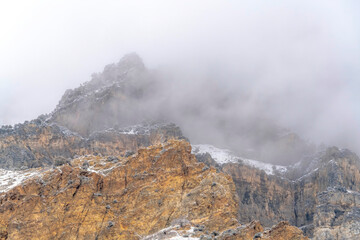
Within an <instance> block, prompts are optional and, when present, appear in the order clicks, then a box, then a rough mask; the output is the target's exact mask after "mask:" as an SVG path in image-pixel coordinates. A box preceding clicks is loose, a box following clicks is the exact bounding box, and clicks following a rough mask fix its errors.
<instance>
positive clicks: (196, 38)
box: [0, 0, 360, 137]
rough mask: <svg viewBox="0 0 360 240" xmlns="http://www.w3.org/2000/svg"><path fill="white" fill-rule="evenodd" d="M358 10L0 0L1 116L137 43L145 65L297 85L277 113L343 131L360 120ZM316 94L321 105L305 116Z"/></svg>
mask: <svg viewBox="0 0 360 240" xmlns="http://www.w3.org/2000/svg"><path fill="white" fill-rule="evenodd" d="M290 2H291V3H290ZM359 13H360V2H359V1H356V0H354V1H331V0H326V1H325V0H324V1H304V0H301V1H300V0H299V1H275V0H274V1H256V0H251V1H238V0H236V1H235V0H234V1H230V0H229V1H223V0H222V1H211V0H204V1H184V0H182V1H169V0H164V1H149V0H145V1H136V0H135V1H134V0H131V1H115V0H101V1H100V0H99V1H96V0H77V1H76V0H72V1H67V0H61V1H55V0H52V1H40V0H23V1H16V0H11V1H6V0H1V1H0V66H1V67H0V125H1V124H14V123H17V122H23V121H24V120H30V119H33V118H35V117H37V116H38V115H40V114H41V113H49V112H50V111H51V110H52V109H53V108H54V107H55V106H56V104H57V102H58V100H59V99H60V97H61V96H62V94H63V92H64V91H65V90H66V89H67V88H74V87H76V86H78V85H79V84H80V83H82V82H84V81H87V80H89V79H90V75H91V73H93V72H99V71H102V69H103V67H104V65H106V64H108V63H112V62H117V61H118V60H119V59H120V58H121V57H122V56H123V55H124V54H126V53H128V52H133V51H136V52H137V53H138V54H139V55H140V56H141V57H142V58H143V59H144V61H145V63H146V64H147V65H148V66H149V67H152V68H156V67H161V66H164V65H166V66H172V67H173V66H176V65H184V66H187V67H189V66H192V67H193V68H205V69H206V68H208V67H209V68H212V67H214V66H216V67H217V68H218V69H219V71H220V70H223V71H224V72H226V73H227V76H228V77H229V79H231V80H229V81H225V80H224V83H223V84H224V85H226V84H231V86H238V87H239V88H241V87H242V84H244V81H239V82H238V83H237V82H236V81H237V80H236V78H240V76H241V78H242V79H246V83H245V84H247V85H251V89H252V91H254V92H256V93H257V94H263V95H269V96H271V94H283V93H284V92H287V93H286V94H288V95H289V96H290V95H291V94H292V92H291V91H294V92H295V91H297V92H304V96H305V97H304V99H294V98H293V99H292V100H291V101H293V102H296V103H297V106H299V109H298V111H294V112H292V114H290V115H288V116H283V117H282V118H281V119H280V120H281V121H284V122H285V123H286V124H287V125H289V126H290V127H294V128H295V129H300V130H304V129H305V128H308V127H309V124H310V122H311V124H313V125H315V126H317V125H318V126H317V129H318V132H319V133H321V132H324V133H325V132H328V131H329V128H331V127H336V126H339V125H346V124H347V123H351V124H348V126H346V130H347V131H351V128H353V126H356V124H357V123H359V121H360V117H359V116H360V110H359V109H360V107H359V101H360V98H359V96H358V95H359V94H358V92H359V90H360V79H359V76H360V69H359V68H360V67H359V66H360V14H359ZM312 88H316V89H312ZM269 89H271V91H268V90H269ZM309 91H310V93H308V92H309ZM332 93H334V95H332ZM295 95H296V94H295ZM296 96H302V95H301V94H298V95H296ZM306 96H310V97H309V98H307V99H306ZM300 98H301V97H300ZM280 99H281V101H283V100H284V98H280ZM314 99H315V101H317V100H319V101H317V102H318V103H319V104H318V105H317V108H314V109H315V110H316V111H317V110H318V109H319V108H320V107H321V108H322V111H323V112H324V114H322V115H321V118H323V119H316V120H315V119H314V121H313V122H312V119H311V116H312V115H311V114H309V111H310V110H308V106H310V105H312V103H313V101H314ZM279 101H280V100H279ZM291 101H290V102H291ZM300 102H303V104H299V103H300ZM326 103H327V104H326ZM274 104H275V105H276V104H280V103H277V102H274ZM289 104H290V103H289ZM314 109H312V110H311V111H315V110H314ZM281 110H283V108H281V109H280V108H274V112H275V113H276V111H279V113H278V114H279V115H281V114H283V113H282V112H281ZM304 116H305V117H304ZM327 119H332V120H331V121H327ZM344 119H346V121H345V120H344ZM306 121H307V122H308V124H303V125H301V124H299V122H306ZM324 122H325V123H327V122H329V124H328V125H327V124H324ZM359 125H360V124H359ZM357 129H358V128H357ZM334 134H337V133H334ZM333 137H336V135H335V136H333Z"/></svg>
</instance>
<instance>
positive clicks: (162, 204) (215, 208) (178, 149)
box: [0, 141, 238, 239]
mask: <svg viewBox="0 0 360 240" xmlns="http://www.w3.org/2000/svg"><path fill="white" fill-rule="evenodd" d="M98 158H99V157H98ZM89 162H90V163H91V164H89ZM79 163H80V164H81V163H82V167H81V168H80V167H78V166H76V165H77V164H79ZM73 165H74V166H73V167H71V166H69V165H66V166H63V167H60V168H57V169H54V170H49V171H47V172H45V173H44V174H43V175H42V176H41V177H39V178H37V179H32V180H29V181H28V182H26V183H25V184H23V185H22V186H17V187H16V188H14V189H12V190H10V191H8V192H6V193H3V194H2V195H0V236H1V237H2V238H5V239H6V238H8V239H34V238H37V239H140V238H141V237H143V236H146V235H149V234H152V233H155V232H157V231H159V230H161V229H163V228H165V227H168V226H170V225H171V224H172V223H174V222H176V221H179V220H181V219H187V220H188V221H190V222H191V223H192V224H198V225H202V226H204V230H208V231H222V230H225V229H227V228H230V227H232V226H235V225H236V224H237V220H236V217H237V208H238V199H237V197H236V194H235V185H234V183H233V181H232V179H231V177H230V176H228V175H225V174H224V173H217V172H216V170H215V169H213V168H205V167H204V164H203V163H198V162H197V161H196V159H195V157H194V156H193V155H192V154H191V147H190V145H189V143H187V142H185V141H169V142H168V143H166V144H165V145H156V146H152V147H149V148H146V149H141V150H139V151H138V153H137V154H136V155H134V156H131V157H128V158H120V157H119V161H118V162H117V163H104V162H101V160H100V159H97V157H94V158H92V159H91V158H90V159H88V160H86V159H78V160H75V161H74V162H73ZM87 165H89V167H88V166H87Z"/></svg>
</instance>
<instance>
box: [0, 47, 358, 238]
mask: <svg viewBox="0 0 360 240" xmlns="http://www.w3.org/2000/svg"><path fill="white" fill-rule="evenodd" d="M163 91H164V86H163V85H162V82H161V80H159V78H158V76H157V73H156V72H155V71H151V70H148V69H146V67H145V65H144V64H143V62H142V61H141V59H140V58H139V57H138V56H137V55H136V54H129V55H126V56H125V57H124V58H123V59H122V60H121V61H120V62H119V63H117V64H112V65H108V66H106V67H105V69H104V71H103V72H102V73H99V74H94V75H93V76H92V79H91V80H90V81H89V82H86V83H84V84H82V85H81V86H80V87H78V88H76V89H74V90H68V91H66V93H65V94H64V95H63V97H62V99H61V100H60V102H59V104H58V106H57V107H56V108H55V110H54V111H53V112H52V113H50V114H47V115H42V116H40V117H38V118H37V119H35V120H32V121H30V122H25V123H23V124H16V125H15V126H3V127H2V128H0V239H34V238H38V239H274V240H275V239H290V240H291V239H308V237H310V238H311V239H316V240H325V239H326V240H328V239H334V240H335V239H336V240H338V239H358V238H360V209H359V206H358V205H359V200H360V199H359V197H360V159H359V158H358V157H357V156H356V155H355V154H354V153H352V152H351V151H349V150H345V149H338V148H336V147H331V148H318V147H314V146H313V145H311V144H308V143H307V142H306V141H304V140H302V139H301V138H300V137H299V136H297V135H296V134H294V133H291V132H284V131H283V130H279V128H277V127H275V126H274V127H270V126H272V123H269V124H265V123H261V126H262V128H261V129H263V132H262V131H255V133H256V134H255V135H256V136H252V138H253V139H256V141H257V142H258V139H261V138H263V139H266V140H264V141H263V142H262V143H264V144H260V145H261V148H260V149H254V150H251V151H250V152H251V153H250V152H246V151H245V152H244V151H243V149H240V150H239V151H231V150H225V149H220V148H217V147H215V146H212V145H209V144H208V142H205V143H206V144H190V141H192V138H190V140H189V139H188V138H186V137H185V136H184V134H183V133H182V131H181V129H180V127H179V126H178V125H176V124H173V123H169V122H168V120H174V122H175V123H177V121H176V117H173V118H167V117H164V113H166V111H165V112H164V111H162V110H161V107H162V104H163V102H159V101H155V100H154V95H159V94H160V95H162V94H164V93H163ZM165 99H166V98H165ZM173 111H179V113H178V114H189V112H192V111H190V110H189V109H185V110H184V109H175V110H173ZM174 116H179V115H174ZM200 118H201V117H200ZM180 124H181V122H180ZM225 125H226V124H225ZM264 126H266V127H264ZM242 127H244V126H242ZM239 128H240V127H239ZM256 129H257V128H256ZM188 130H189V129H187V130H186V131H187V132H188ZM231 131H233V132H234V134H233V135H229V136H230V137H229V139H235V138H236V136H240V135H237V134H239V132H238V131H237V130H236V129H235V130H234V129H229V132H231ZM244 131H245V132H246V131H247V130H244ZM244 131H243V130H241V132H242V133H243V132H244ZM247 134H249V133H247ZM190 135H191V134H190ZM192 136H193V135H192ZM202 139H205V138H202ZM197 140H199V139H197ZM235 145H236V144H234V145H231V146H230V145H229V147H234V146H235ZM240 153H244V155H241V154H240ZM260 156H269V159H268V160H270V159H273V158H284V159H286V158H289V159H290V158H291V160H289V162H290V163H292V164H290V165H274V164H270V163H265V162H263V161H262V160H263V157H260ZM250 157H251V158H252V159H249V158H250ZM254 159H257V160H254ZM39 231H40V232H41V233H42V235H41V236H39V235H38V234H37V233H38V232H39Z"/></svg>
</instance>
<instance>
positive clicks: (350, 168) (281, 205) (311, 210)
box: [198, 148, 360, 240]
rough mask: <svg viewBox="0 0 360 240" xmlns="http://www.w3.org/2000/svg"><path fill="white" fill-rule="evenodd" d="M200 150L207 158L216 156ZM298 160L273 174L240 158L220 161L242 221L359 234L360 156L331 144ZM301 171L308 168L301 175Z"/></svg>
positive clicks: (341, 235)
mask: <svg viewBox="0 0 360 240" xmlns="http://www.w3.org/2000/svg"><path fill="white" fill-rule="evenodd" d="M198 156H199V157H198V158H199V160H200V161H203V162H206V163H207V164H210V165H211V164H214V162H215V161H214V160H209V157H208V158H206V159H205V160H204V155H198ZM210 158H211V157H210ZM302 164H303V165H304V166H301V165H302ZM298 165H299V166H297V167H296V168H289V169H288V171H287V172H283V173H276V172H274V174H267V173H266V172H265V171H264V170H261V169H258V168H254V167H252V166H249V165H246V164H244V163H243V162H241V161H240V162H239V163H235V162H232V163H225V164H223V165H221V166H220V167H219V166H218V168H220V169H221V170H222V171H223V172H225V173H228V174H229V175H231V176H232V178H233V180H234V182H235V185H236V191H237V194H238V196H239V218H240V221H241V222H249V221H252V220H254V219H257V220H259V221H260V222H261V223H262V224H264V225H265V226H272V225H273V224H276V223H277V222H279V221H282V220H287V221H289V222H290V223H291V224H292V225H295V226H298V227H301V228H302V230H303V231H304V232H305V233H306V234H307V235H308V236H310V237H314V239H319V240H320V239H356V238H359V237H360V235H359V233H360V228H359V222H360V221H359V219H360V214H359V213H360V211H359V201H358V198H359V196H360V194H359V190H360V189H359V186H360V160H359V158H358V157H357V156H356V155H355V154H353V153H351V152H350V151H348V150H339V149H337V148H329V149H327V150H326V151H324V152H322V153H319V154H318V155H317V156H316V157H315V158H313V159H312V161H311V162H309V161H307V162H305V163H300V164H298ZM305 166H306V167H307V168H308V170H306V169H304V168H305ZM299 171H304V172H305V174H304V175H303V176H301V177H298V175H299ZM306 171H308V172H306Z"/></svg>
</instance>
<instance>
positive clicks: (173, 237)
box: [142, 225, 200, 240]
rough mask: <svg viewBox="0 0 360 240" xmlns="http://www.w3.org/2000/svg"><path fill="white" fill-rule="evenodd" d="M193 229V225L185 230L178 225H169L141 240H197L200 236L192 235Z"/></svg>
mask: <svg viewBox="0 0 360 240" xmlns="http://www.w3.org/2000/svg"><path fill="white" fill-rule="evenodd" d="M194 229H195V228H194V227H193V226H191V227H190V229H187V230H183V229H181V227H180V226H179V225H175V226H170V227H167V228H164V229H162V230H160V231H158V232H157V233H154V234H152V235H149V236H146V237H143V238H142V240H159V239H164V240H165V239H168V240H199V239H200V238H198V237H194V236H193V235H194V234H195V232H194ZM165 233H166V234H165Z"/></svg>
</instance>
